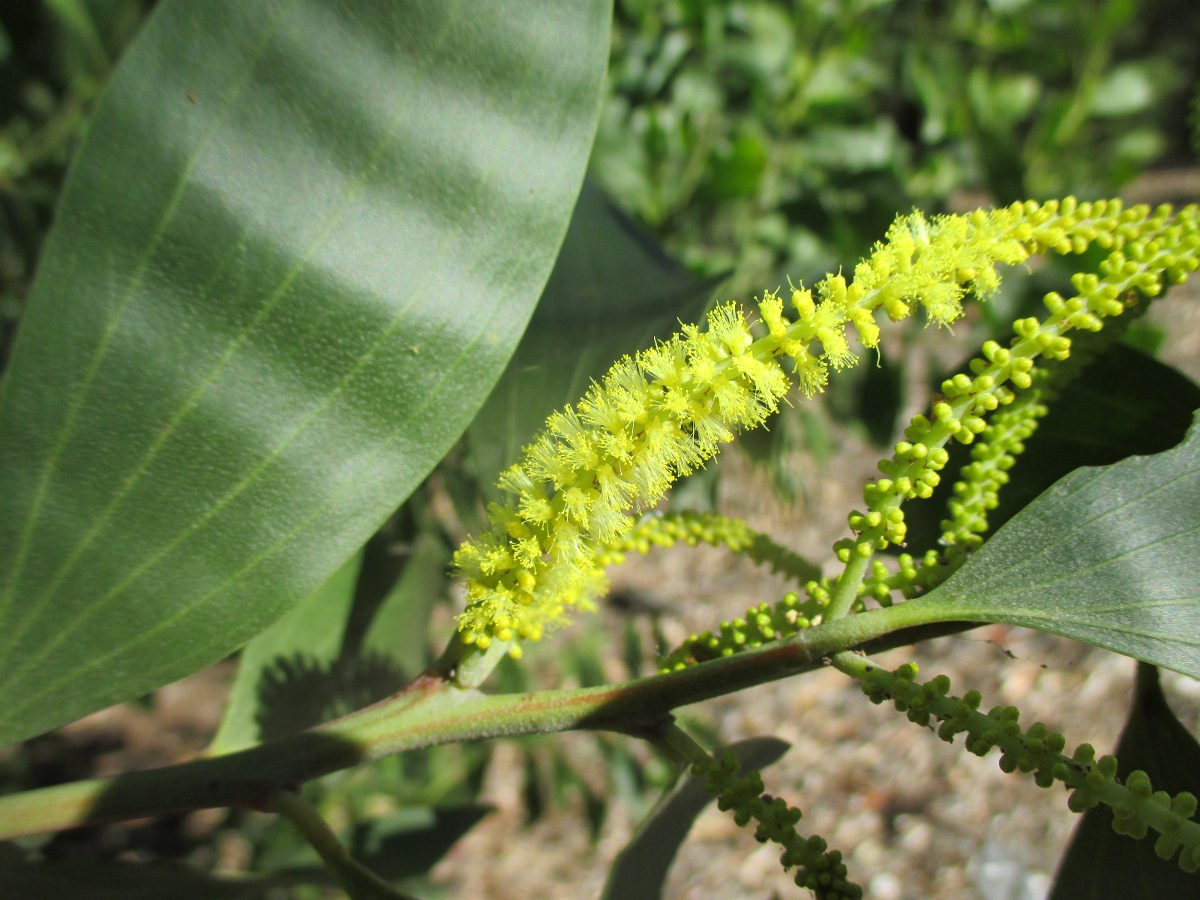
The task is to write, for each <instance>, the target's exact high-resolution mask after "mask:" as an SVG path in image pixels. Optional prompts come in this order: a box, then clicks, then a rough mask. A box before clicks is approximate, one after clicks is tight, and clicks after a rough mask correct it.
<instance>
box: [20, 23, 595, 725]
mask: <svg viewBox="0 0 1200 900" xmlns="http://www.w3.org/2000/svg"><path fill="white" fill-rule="evenodd" d="M610 15H611V11H610V8H609V5H608V4H607V3H605V2H602V0H596V2H591V3H586V4H567V5H563V6H552V7H543V6H541V5H536V6H534V5H528V4H523V3H521V2H517V0H513V2H511V3H508V4H487V5H485V6H483V7H477V6H474V5H471V6H467V5H459V6H450V5H447V4H443V3H440V2H433V0H427V2H418V3H411V4H405V5H403V6H401V5H397V4H394V3H390V2H383V0H374V2H370V0H359V2H355V3H347V4H337V5H334V6H330V5H329V4H326V3H322V2H318V0H308V2H295V0H289V2H277V0H259V2H246V3H235V4H230V3H222V4H216V3H189V2H179V0H175V2H171V0H168V2H166V3H163V4H162V5H160V7H159V8H158V10H157V11H156V13H155V15H154V16H152V18H151V20H150V21H149V23H148V25H147V26H146V29H145V30H144V31H143V33H142V34H141V36H140V37H139V39H138V40H137V41H136V42H135V44H134V46H133V47H132V48H131V50H130V51H129V53H128V54H127V56H126V57H125V59H124V61H123V63H122V64H121V65H120V66H119V67H118V71H117V72H116V74H115V75H114V77H113V80H112V82H111V84H110V88H109V90H108V92H107V94H106V95H105V97H104V98H103V99H102V101H101V103H100V106H99V108H98V110H97V113H96V117H95V119H94V121H93V123H92V125H91V127H90V130H89V132H88V137H87V140H86V143H85V146H84V147H83V149H82V150H81V152H80V155H79V158H78V160H77V161H76V164H75V167H74V170H73V173H72V176H71V178H70V181H69V184H68V187H67V190H66V193H65V196H64V199H63V203H62V206H61V208H60V210H59V216H58V220H57V225H56V228H55V231H54V232H53V234H52V235H51V237H50V239H49V241H48V243H47V246H46V249H45V253H44V256H43V259H42V263H41V269H40V272H39V275H38V279H37V282H36V285H35V288H34V292H33V296H32V298H31V300H30V304H29V311H28V314H27V316H26V318H25V321H24V323H23V325H22V330H21V333H20V335H19V337H18V340H17V344H16V347H15V349H14V352H13V358H12V362H11V367H10V369H9V372H8V373H7V379H6V381H5V382H4V384H3V386H2V387H0V390H2V391H3V393H2V394H0V573H3V576H2V578H3V581H2V583H0V634H2V635H3V638H2V639H0V671H2V672H3V676H2V677H0V681H2V689H3V691H4V695H5V696H6V697H7V698H9V702H7V703H6V704H5V706H4V708H3V710H2V711H0V742H8V741H13V740H18V739H20V738H22V737H25V736H28V735H30V734H35V733H37V732H39V731H43V730H45V729H47V728H50V727H53V726H55V725H58V724H60V723H62V722H65V721H69V720H71V719H73V718H77V717H78V716H81V715H83V714H85V713H88V712H91V711H92V710H95V709H97V708H100V707H103V706H106V705H108V704H110V703H114V702H116V701H119V700H122V699H126V698H128V697H131V696H136V695H138V694H141V693H144V692H146V691H148V690H151V689H153V688H154V687H156V686H158V685H161V684H163V683H165V682H167V681H170V680H172V679H175V678H178V677H180V676H182V675H185V674H187V673H189V672H191V671H194V670H195V669H197V668H199V667H201V666H203V665H205V664H207V663H210V662H212V661H214V660H215V659H218V658H220V657H221V656H222V655H224V654H226V653H228V652H229V651H231V650H233V649H234V648H236V647H238V646H240V645H242V644H244V643H245V642H246V641H247V640H249V639H250V638H251V637H253V636H254V635H255V634H257V633H258V632H260V631H261V630H263V629H264V628H265V627H266V626H267V625H269V624H270V623H271V622H273V621H275V620H276V619H278V618H279V617H280V616H281V615H282V614H283V613H284V612H286V611H287V609H289V608H290V607H291V606H293V605H294V604H295V603H296V602H298V601H299V600H300V599H301V598H302V597H304V596H307V595H308V594H310V593H312V592H313V591H314V590H316V588H317V587H318V586H319V585H320V584H321V583H322V582H324V581H325V580H326V579H327V578H328V577H329V576H330V575H331V574H332V573H333V571H335V570H336V569H337V567H338V566H340V565H341V564H342V563H343V562H344V561H345V560H346V558H347V557H348V556H349V555H350V554H351V553H352V552H353V551H354V550H355V549H357V548H358V547H359V546H361V545H362V544H363V542H364V541H365V540H366V538H367V537H368V536H369V535H370V534H371V533H372V532H373V531H374V530H375V529H376V528H377V527H378V526H379V524H380V523H381V522H382V521H383V520H384V518H385V517H386V516H387V515H388V514H389V513H390V512H391V511H392V510H393V509H394V508H395V507H396V506H397V505H398V504H399V503H400V502H401V501H402V500H403V499H404V498H405V497H406V496H407V495H408V494H409V492H411V491H412V490H413V488H414V487H415V486H416V485H417V484H418V483H419V482H420V480H421V479H422V478H423V477H424V476H425V475H426V474H427V473H428V471H429V470H430V469H431V468H432V466H433V465H434V463H436V461H437V460H438V459H439V458H440V457H441V456H442V454H443V453H444V452H445V450H446V449H447V447H449V446H450V444H451V443H452V442H453V441H454V440H455V439H456V438H457V437H458V435H459V434H460V433H461V431H462V429H463V428H464V427H465V426H466V424H467V422H469V421H470V419H471V417H472V416H473V414H474V412H475V410H476V408H477V407H478V406H479V405H480V404H481V403H482V400H483V398H484V396H485V395H486V393H487V391H488V389H489V388H490V386H491V385H492V384H493V383H494V380H495V379H496V378H498V377H499V374H500V372H501V371H502V369H503V366H504V364H505V362H506V361H507V359H508V356H509V355H510V353H511V351H512V349H513V347H514V346H515V344H516V342H517V340H518V338H519V336H520V334H521V332H522V330H523V328H524V326H525V324H526V321H527V319H528V316H529V314H530V312H531V310H532V308H533V305H534V303H535V300H536V298H537V295H538V294H539V292H540V290H541V288H542V286H543V284H544V281H545V278H546V277H547V275H548V273H549V271H550V268H551V265H552V263H553V260H554V257H555V255H556V253H557V250H558V247H559V243H560V241H561V238H562V235H563V233H564V231H565V229H566V225H567V222H568V219H569V213H570V209H571V206H572V204H573V202H574V199H575V196H576V192H577V190H578V185H579V183H580V180H581V178H582V173H583V168H584V165H585V163H586V159H587V155H588V150H589V146H590V143H591V137H592V131H593V128H594V124H595V117H596V107H597V98H598V92H599V88H600V83H601V79H602V76H603V69H604V58H605V54H606V51H607V46H608V37H607V27H608V22H609V17H610Z"/></svg>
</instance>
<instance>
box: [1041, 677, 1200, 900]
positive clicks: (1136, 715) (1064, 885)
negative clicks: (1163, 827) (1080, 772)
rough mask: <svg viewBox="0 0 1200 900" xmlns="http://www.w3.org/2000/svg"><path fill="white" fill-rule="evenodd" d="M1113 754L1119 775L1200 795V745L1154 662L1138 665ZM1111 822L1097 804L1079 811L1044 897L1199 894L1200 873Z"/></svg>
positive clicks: (1085, 899) (1139, 898) (1082, 899)
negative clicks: (1171, 702)
mask: <svg viewBox="0 0 1200 900" xmlns="http://www.w3.org/2000/svg"><path fill="white" fill-rule="evenodd" d="M1114 754H1115V755H1116V757H1117V762H1118V769H1117V774H1118V775H1119V776H1120V777H1121V778H1122V779H1124V778H1127V777H1128V776H1129V773H1130V772H1133V771H1134V770H1136V769H1141V770H1142V771H1143V772H1145V773H1146V774H1147V775H1149V776H1150V783H1151V784H1153V785H1154V789H1155V790H1156V791H1166V792H1167V793H1169V794H1171V795H1172V796H1174V795H1175V794H1178V793H1179V792H1180V791H1190V792H1191V793H1192V794H1194V795H1195V796H1198V797H1200V744H1197V743H1196V739H1195V738H1194V737H1193V736H1192V735H1191V734H1190V733H1189V732H1188V730H1187V729H1186V728H1184V727H1183V725H1181V724H1180V722H1179V720H1178V719H1176V718H1175V715H1174V713H1172V712H1171V708H1170V707H1169V706H1168V705H1167V699H1166V697H1164V696H1163V692H1162V688H1161V687H1160V685H1159V680H1158V670H1157V669H1155V668H1154V667H1153V666H1149V665H1146V664H1145V663H1139V664H1138V676H1137V688H1136V690H1135V693H1134V698H1133V707H1132V709H1131V710H1130V713H1129V719H1128V721H1126V723H1125V729H1124V730H1123V731H1122V732H1121V739H1120V741H1119V742H1118V744H1117V748H1116V750H1115V751H1114ZM1112 822H1113V814H1112V810H1111V809H1110V808H1109V807H1107V806H1105V805H1103V804H1100V805H1099V806H1094V807H1092V808H1091V809H1089V810H1088V811H1087V812H1086V813H1084V814H1083V818H1082V819H1081V820H1080V822H1079V824H1078V825H1077V826H1076V828H1075V834H1074V836H1073V837H1072V838H1071V843H1070V845H1069V846H1068V848H1067V852H1066V854H1065V855H1064V856H1063V858H1062V861H1061V862H1060V863H1059V866H1058V873H1057V874H1056V876H1055V884H1054V889H1053V891H1051V893H1050V900H1095V898H1099V897H1120V898H1122V900H1159V898H1163V897H1194V896H1196V894H1197V893H1198V892H1200V875H1198V874H1196V873H1192V874H1188V873H1187V872H1184V871H1183V870H1182V869H1180V868H1179V866H1178V865H1177V864H1176V862H1175V861H1174V860H1163V859H1160V858H1159V857H1158V855H1157V854H1156V853H1155V852H1154V838H1153V837H1150V838H1147V839H1146V840H1140V841H1133V840H1131V839H1130V838H1128V837H1125V836H1124V835H1119V834H1117V833H1116V832H1115V831H1113V829H1112Z"/></svg>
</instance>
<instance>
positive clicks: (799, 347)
mask: <svg viewBox="0 0 1200 900" xmlns="http://www.w3.org/2000/svg"><path fill="white" fill-rule="evenodd" d="M1198 219H1200V211H1198V210H1197V209H1196V208H1194V207H1189V208H1188V209H1186V210H1183V211H1180V212H1179V213H1177V214H1173V213H1171V211H1170V210H1169V209H1160V210H1157V211H1155V212H1154V214H1153V216H1151V213H1150V211H1149V209H1148V208H1146V207H1135V208H1132V209H1130V210H1122V208H1121V205H1120V204H1119V203H1118V202H1115V201H1112V202H1095V203H1090V204H1088V203H1082V204H1081V203H1076V202H1075V201H1073V200H1069V199H1068V200H1065V201H1063V202H1062V203H1046V204H1038V203H1035V202H1027V203H1017V204H1014V205H1012V206H1010V207H1007V208H1005V209H1001V210H994V211H991V212H986V211H977V212H973V213H970V214H967V215H964V216H935V217H926V216H924V215H922V214H920V213H914V214H912V215H909V216H902V217H900V218H898V219H897V220H896V221H895V222H894V223H893V224H892V226H891V227H890V228H889V229H888V232H887V236H886V239H885V240H884V241H883V242H881V243H879V244H876V245H875V247H874V248H872V252H871V255H870V256H869V257H868V258H867V259H865V260H863V261H862V262H860V263H859V264H858V265H856V266H855V267H854V270H853V276H854V277H853V279H852V281H850V282H849V283H848V282H847V281H846V279H845V277H844V276H843V275H841V274H837V275H831V276H829V277H827V278H826V279H823V280H822V281H821V282H818V284H817V285H816V286H815V287H814V288H813V289H812V290H806V289H804V288H800V287H795V286H793V285H791V284H790V283H789V287H790V288H791V295H790V299H791V306H792V308H793V309H794V310H795V318H794V319H793V320H789V318H788V317H787V316H785V315H784V311H783V302H782V300H781V299H780V298H779V296H778V294H776V293H775V292H768V293H767V294H765V295H764V296H763V297H762V298H761V299H760V301H759V304H758V308H759V314H760V316H761V319H762V323H763V327H762V328H761V329H760V332H762V331H765V332H766V334H765V336H762V337H758V338H757V339H756V338H755V335H754V333H753V332H752V329H751V325H750V322H749V321H748V320H747V318H746V316H745V314H744V313H743V312H742V311H741V310H739V309H738V307H736V306H735V305H733V304H726V305H722V306H719V307H717V308H716V309H715V310H713V312H712V313H710V314H709V316H708V320H707V330H702V329H701V328H700V327H699V326H697V325H684V326H683V327H682V329H681V332H680V333H679V334H677V335H675V336H674V337H672V338H670V339H669V340H667V341H664V342H661V343H659V344H656V345H655V346H654V347H652V348H650V349H648V350H644V351H642V352H641V353H638V354H637V355H636V356H633V357H625V358H623V359H621V360H619V361H618V362H617V363H616V364H614V366H613V368H612V369H611V370H610V371H609V372H608V374H607V375H605V376H604V377H603V378H602V379H600V380H599V382H597V383H594V384H593V385H592V387H591V388H590V389H589V390H588V392H587V394H586V396H585V397H584V398H583V400H582V401H580V403H579V405H578V406H577V407H574V408H571V407H567V408H564V409H562V410H559V411H558V412H556V413H554V414H553V415H552V416H551V417H550V419H549V420H548V421H547V425H546V428H545V429H544V430H543V431H542V433H541V434H539V435H538V436H537V437H536V438H535V440H534V441H533V442H532V443H531V444H530V445H529V446H528V447H527V448H526V450H525V454H524V458H523V459H522V461H521V462H519V463H518V464H517V465H515V466H513V467H512V468H510V469H509V470H507V471H506V472H505V473H504V474H503V475H502V476H501V478H500V488H501V490H502V491H503V492H504V493H505V494H506V495H507V496H508V498H509V499H508V500H507V502H506V503H505V504H503V505H499V506H493V507H492V508H491V509H490V510H489V519H490V522H491V527H490V529H489V531H488V532H487V533H485V534H483V535H480V536H479V537H477V538H476V539H474V540H472V541H469V542H467V543H466V544H464V545H463V547H461V548H460V549H459V550H458V552H457V553H456V554H455V556H454V566H455V568H456V569H457V571H458V572H459V573H460V574H461V575H462V576H463V577H464V578H465V580H466V593H467V599H468V604H467V609H466V611H465V612H464V613H463V614H462V615H461V616H460V617H459V626H460V630H461V631H462V634H463V638H464V640H465V641H466V642H467V643H468V644H473V645H475V646H476V647H480V648H482V647H486V646H488V645H489V644H491V643H493V642H494V641H495V640H497V639H500V640H503V639H502V638H501V634H503V635H505V636H506V637H508V636H510V633H511V634H515V635H516V636H517V637H516V638H514V640H519V639H524V640H536V639H538V638H540V637H541V636H542V635H543V634H544V633H545V632H546V631H548V630H551V629H553V628H554V627H556V626H558V625H561V624H563V623H564V622H565V618H564V610H566V609H568V608H572V607H574V608H578V609H586V608H589V607H590V606H591V605H592V599H593V598H594V597H596V596H598V595H599V593H601V592H602V591H603V590H604V573H603V570H602V568H601V560H602V559H603V560H605V561H607V559H609V558H611V557H612V555H613V554H612V553H610V552H609V551H608V550H607V549H606V548H607V547H608V546H611V545H612V544H613V542H614V541H618V540H619V539H620V538H621V537H622V536H623V535H625V534H627V533H628V532H629V530H630V527H631V523H632V521H633V516H635V515H637V514H639V513H640V512H642V511H644V510H646V509H648V508H650V507H651V506H653V505H654V504H655V503H657V502H658V501H659V500H660V499H661V498H662V496H663V494H664V493H665V492H666V491H667V490H668V489H669V488H670V486H671V484H672V483H673V482H674V481H675V480H676V479H677V478H679V477H680V476H682V475H685V474H687V473H689V472H692V471H694V470H695V469H696V468H698V467H699V466H701V465H703V464H704V463H705V462H706V461H707V460H708V459H710V458H711V457H713V456H714V455H715V454H716V453H717V452H718V450H719V449H720V446H721V445H722V444H723V443H725V442H727V441H730V440H732V439H733V438H734V436H735V435H736V434H737V433H738V432H740V431H743V430H746V429H749V428H754V427H757V426H758V425H760V424H761V423H762V422H763V421H764V420H765V419H766V418H767V417H768V416H769V415H771V414H772V413H773V412H775V411H776V410H777V409H778V406H779V403H780V401H782V400H783V399H784V396H785V394H786V391H787V390H788V385H789V380H790V379H789V377H788V375H787V374H785V369H787V370H792V369H794V372H795V378H794V380H795V381H796V382H798V385H799V388H800V390H801V392H802V393H803V394H805V395H806V396H812V395H813V394H815V393H817V392H819V391H820V390H822V388H823V387H824V385H825V383H826V381H827V378H828V373H829V369H830V368H833V369H835V370H836V369H840V368H844V367H846V366H849V365H852V364H853V363H854V362H856V357H855V355H854V354H853V352H851V350H850V346H849V343H848V340H847V336H846V328H847V326H848V325H853V326H854V327H855V329H856V331H857V332H858V338H859V341H860V342H861V343H862V345H863V346H864V347H868V348H870V347H875V346H877V344H878V341H879V325H878V323H877V322H876V320H875V312H876V311H877V310H881V311H882V313H883V314H886V315H887V316H888V317H889V318H890V319H893V320H899V319H903V318H905V317H907V316H909V315H910V314H911V313H912V311H913V309H915V308H916V306H917V305H920V306H921V307H923V308H924V309H925V311H926V314H927V315H928V317H929V319H930V321H933V322H936V323H938V324H943V325H948V324H950V323H952V322H954V321H955V320H956V319H957V318H958V317H959V316H961V315H962V299H963V297H964V296H965V294H966V293H967V292H974V293H975V294H976V295H977V296H980V297H986V296H987V295H989V294H991V293H992V292H994V291H995V289H996V287H997V285H998V284H999V275H998V274H997V272H996V269H995V265H996V264H998V263H1000V264H1005V265H1014V264H1017V263H1020V262H1022V261H1024V260H1025V259H1027V258H1028V257H1029V256H1030V255H1031V254H1033V253H1036V252H1041V251H1042V250H1043V249H1045V248H1051V249H1055V250H1058V251H1061V252H1070V253H1075V252H1080V251H1081V250H1086V249H1087V248H1088V247H1089V246H1090V245H1092V244H1093V243H1094V244H1097V245H1099V246H1101V247H1103V248H1105V249H1108V250H1110V251H1115V253H1110V256H1109V259H1108V260H1107V261H1106V262H1105V267H1104V268H1103V269H1102V272H1101V277H1100V278H1095V277H1092V278H1082V279H1078V280H1076V282H1075V286H1076V289H1077V290H1078V291H1079V296H1077V297H1073V298H1071V299H1070V300H1064V299H1063V298H1061V297H1057V296H1053V297H1051V298H1047V307H1048V309H1049V310H1050V312H1051V318H1050V319H1048V320H1047V321H1046V322H1044V323H1042V322H1039V321H1038V320H1036V319H1029V320H1023V321H1021V322H1018V323H1016V327H1015V328H1014V330H1015V332H1016V337H1015V338H1014V339H1013V341H1012V344H1011V347H1009V348H1004V347H1001V346H999V345H998V344H996V343H995V342H989V343H988V344H987V345H985V346H984V348H983V353H982V356H983V358H982V359H981V360H976V361H973V362H972V373H973V374H974V375H977V376H979V375H986V377H987V378H990V379H992V382H990V383H989V382H980V383H978V384H973V385H972V389H973V390H975V391H977V392H978V393H979V396H978V397H976V398H972V397H965V396H964V397H961V398H959V399H957V400H955V403H956V408H955V409H954V410H951V411H949V414H948V415H945V414H944V415H938V416H935V419H936V422H935V423H931V422H930V421H929V420H927V419H924V417H917V419H914V422H913V426H910V427H911V428H916V429H917V431H920V432H921V433H924V431H926V430H928V428H929V427H931V425H932V426H934V427H936V428H938V429H939V435H940V437H939V440H941V441H943V442H944V441H945V440H948V439H950V437H951V436H952V435H953V436H954V437H956V438H957V439H958V440H959V441H961V442H964V443H969V442H971V441H973V440H974V438H975V435H976V433H979V432H978V429H979V428H980V425H981V423H982V422H983V419H982V415H983V414H984V413H986V412H991V411H992V410H1000V409H1002V408H1005V407H1006V405H1007V404H1009V403H1011V402H1012V401H1013V397H1014V390H1021V389H1024V388H1027V387H1029V386H1030V385H1031V384H1032V380H1033V379H1032V376H1031V375H1030V370H1031V367H1032V359H1030V358H1029V356H1028V354H1030V353H1031V352H1036V353H1045V354H1047V355H1056V356H1061V355H1065V354H1068V353H1069V352H1070V350H1071V344H1070V340H1069V338H1066V337H1064V335H1063V333H1064V332H1065V331H1067V330H1069V329H1071V328H1086V329H1092V328H1096V327H1099V326H1100V325H1102V324H1103V321H1102V320H1103V319H1104V318H1106V317H1109V316H1114V315H1119V314H1120V313H1121V312H1123V311H1124V309H1125V307H1126V301H1125V299H1124V298H1125V297H1126V296H1128V295H1129V293H1130V292H1131V291H1134V290H1138V291H1141V292H1142V293H1144V294H1147V295H1151V294H1154V293H1157V292H1158V291H1159V290H1161V286H1162V285H1163V284H1165V283H1167V282H1173V281H1178V280H1180V279H1182V278H1184V277H1186V276H1187V274H1188V273H1190V272H1192V271H1194V270H1195V269H1196V267H1197V258H1198V257H1200V234H1198V233H1197V232H1198V228H1200V226H1198ZM814 297H815V298H820V302H817V300H816V299H814ZM782 356H787V357H788V358H789V359H790V360H791V363H790V365H789V366H781V365H780V363H781V362H782V360H780V359H779V357H782ZM1005 381H1007V382H1008V384H1007V385H1006V384H1005V383H1004V382H1005ZM939 412H942V413H945V412H946V411H944V410H939ZM964 422H965V424H964ZM933 449H937V450H938V452H939V453H940V452H942V451H941V449H940V448H933ZM906 465H907V464H906ZM884 474H885V475H890V476H891V481H892V485H891V487H892V489H898V487H899V486H901V485H905V486H906V490H905V495H906V496H907V495H908V494H910V493H911V494H914V495H920V496H923V495H925V494H927V493H928V492H929V491H930V490H931V485H932V484H934V483H936V480H937V476H936V475H934V474H932V473H931V472H924V471H922V472H917V471H915V470H914V471H911V472H910V471H907V470H905V471H901V470H900V469H896V470H895V471H885V472H884ZM887 480H889V479H884V480H882V481H880V482H879V484H878V485H876V487H875V489H874V491H873V494H872V496H873V497H874V498H875V502H882V501H883V499H884V498H883V494H884V493H886V491H884V490H883V489H882V485H883V484H884V481H887ZM876 495H878V496H876ZM889 526H890V527H889ZM879 527H881V528H883V527H889V534H888V535H887V537H886V538H885V537H883V536H882V535H881V536H880V538H881V539H884V540H891V541H894V542H895V541H898V540H900V539H902V535H903V532H902V531H901V530H900V529H901V528H902V527H903V523H902V521H901V522H894V521H893V520H891V519H888V520H887V521H886V523H881V524H880V526H879ZM864 551H865V552H866V553H868V554H869V553H870V552H871V547H870V545H869V543H863V544H860V545H855V544H846V545H841V546H839V547H838V555H839V557H846V558H848V556H849V554H850V553H852V552H853V553H863V552H864ZM504 617H507V619H505V618H504ZM502 621H504V622H505V623H506V624H501V622H502ZM512 646H514V647H515V646H516V645H515V643H514V644H513V645H512Z"/></svg>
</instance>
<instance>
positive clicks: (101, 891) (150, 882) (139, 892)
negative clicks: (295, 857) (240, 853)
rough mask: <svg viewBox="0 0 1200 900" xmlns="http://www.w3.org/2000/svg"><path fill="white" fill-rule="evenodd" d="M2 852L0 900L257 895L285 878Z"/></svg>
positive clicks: (242, 899)
mask: <svg viewBox="0 0 1200 900" xmlns="http://www.w3.org/2000/svg"><path fill="white" fill-rule="evenodd" d="M4 849H5V850H7V851H8V852H2V853H0V900H34V898H36V900H201V898H202V900H257V898H260V897H262V896H263V892H264V891H266V890H267V889H268V888H271V887H285V886H287V885H288V884H289V883H290V882H289V881H288V880H286V879H280V878H271V877H266V878H260V877H254V876H238V875H229V876H226V877H221V876H217V875H209V874H207V873H205V872H198V871H195V870H193V869H188V868H186V867H184V866H179V865H174V864H171V863H129V862H91V861H81V860H55V861H54V862H53V863H42V862H33V861H27V860H25V859H24V858H23V857H22V855H21V854H20V852H19V851H16V850H15V848H13V847H11V846H8V847H6V848H4Z"/></svg>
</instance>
